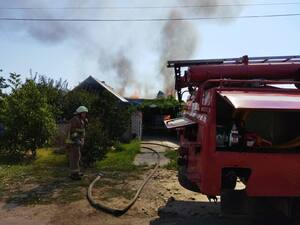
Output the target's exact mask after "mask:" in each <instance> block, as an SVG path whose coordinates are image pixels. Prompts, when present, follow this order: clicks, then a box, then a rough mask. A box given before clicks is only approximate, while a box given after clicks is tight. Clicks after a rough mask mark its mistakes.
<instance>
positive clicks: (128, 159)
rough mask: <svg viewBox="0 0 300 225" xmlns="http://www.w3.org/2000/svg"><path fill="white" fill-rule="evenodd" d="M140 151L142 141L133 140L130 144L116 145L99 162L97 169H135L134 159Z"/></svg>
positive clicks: (127, 170)
mask: <svg viewBox="0 0 300 225" xmlns="http://www.w3.org/2000/svg"><path fill="white" fill-rule="evenodd" d="M139 151H140V142H139V141H138V140H133V141H131V142H130V143H129V144H120V145H117V146H116V150H115V151H110V152H108V153H107V154H106V157H105V158H104V159H103V160H101V161H98V162H97V169H99V170H106V171H126V172H130V171H134V170H136V168H137V167H136V166H135V165H133V160H134V158H135V156H136V154H138V153H139Z"/></svg>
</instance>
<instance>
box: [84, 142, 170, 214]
mask: <svg viewBox="0 0 300 225" xmlns="http://www.w3.org/2000/svg"><path fill="white" fill-rule="evenodd" d="M141 144H149V145H159V146H163V147H168V148H172V147H170V146H167V145H161V144H157V143H147V142H145V143H141ZM141 148H144V149H148V150H150V151H152V152H153V153H155V154H156V156H157V158H156V160H157V161H156V164H155V167H154V169H153V170H152V172H151V173H150V174H149V175H148V176H147V177H146V179H145V180H144V181H143V183H142V184H141V186H140V187H139V188H138V190H137V192H136V194H135V196H134V197H133V199H132V200H131V201H130V202H129V203H128V204H127V205H126V206H125V207H124V208H122V209H114V208H110V207H108V206H105V205H104V204H102V203H100V202H96V201H95V200H94V198H93V195H92V190H93V187H94V185H95V183H96V182H97V181H99V180H100V178H101V177H102V176H103V174H102V173H99V174H98V175H97V176H96V178H95V179H94V180H93V181H92V183H91V184H90V185H89V187H88V192H87V199H88V201H89V203H90V205H91V206H92V207H94V208H95V209H98V210H101V211H103V212H106V213H109V214H111V215H114V216H122V215H123V214H124V213H126V212H127V211H128V210H129V209H130V208H131V207H132V206H133V205H134V203H135V202H136V200H137V199H138V197H139V195H140V193H141V192H142V190H143V188H144V187H145V185H146V184H147V183H148V181H149V180H150V178H151V177H152V176H153V174H154V173H155V172H156V171H157V169H158V167H159V161H160V155H159V153H158V152H157V151H156V150H154V149H152V148H149V147H145V146H141Z"/></svg>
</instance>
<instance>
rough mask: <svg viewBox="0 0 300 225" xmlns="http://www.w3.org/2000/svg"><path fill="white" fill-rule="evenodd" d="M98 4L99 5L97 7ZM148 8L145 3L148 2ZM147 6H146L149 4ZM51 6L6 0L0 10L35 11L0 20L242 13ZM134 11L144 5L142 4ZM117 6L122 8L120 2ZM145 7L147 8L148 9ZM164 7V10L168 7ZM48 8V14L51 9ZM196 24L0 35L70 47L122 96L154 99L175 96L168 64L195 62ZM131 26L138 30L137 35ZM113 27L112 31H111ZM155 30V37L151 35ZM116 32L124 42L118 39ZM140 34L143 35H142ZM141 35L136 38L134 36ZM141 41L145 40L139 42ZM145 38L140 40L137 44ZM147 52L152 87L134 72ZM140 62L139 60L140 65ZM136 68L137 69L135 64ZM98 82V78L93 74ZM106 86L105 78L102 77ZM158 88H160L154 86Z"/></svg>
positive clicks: (210, 0)
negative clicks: (160, 92)
mask: <svg viewBox="0 0 300 225" xmlns="http://www.w3.org/2000/svg"><path fill="white" fill-rule="evenodd" d="M240 2H241V1H239V0H233V1H231V3H232V4H237V3H240ZM96 3H97V4H96ZM121 3H122V4H121V5H122V6H132V5H133V3H132V2H121ZM148 3H149V2H148ZM148 3H147V4H148ZM226 3H228V2H227V1H225V0H196V1H195V0H177V2H176V3H175V2H174V1H170V3H169V5H222V4H226ZM56 4H58V5H53V1H51V0H43V1H39V0H26V1H21V0H10V1H5V3H4V1H3V2H0V7H19V8H27V7H35V8H40V9H38V10H17V11H16V10H0V16H1V17H17V18H122V17H123V18H133V17H135V18H139V17H140V18H147V17H149V18H184V17H189V16H237V15H238V14H239V13H240V12H241V7H230V6H226V7H221V6H220V7H197V8H182V9H179V8H177V9H176V10H167V9H163V10H157V11H155V10H153V11H150V10H148V11H146V12H147V14H144V13H145V12H138V11H136V14H137V15H134V16H132V15H131V12H129V13H127V14H122V12H120V11H116V12H114V11H111V12H110V11H101V10H100V11H97V10H91V11H84V12H83V11H80V10H70V11H69V10H53V7H54V8H55V7H80V6H85V7H86V6H95V5H97V6H98V7H101V6H107V4H108V5H110V6H111V4H116V3H112V2H110V1H103V2H99V1H88V0H76V2H75V1H71V0H66V1H61V2H59V1H57V2H56ZM137 4H138V5H140V6H141V5H143V4H146V3H140V2H138V1H137ZM119 5H120V2H119ZM148 5H149V4H148ZM165 5H168V4H167V3H166V4H165ZM51 8H52V9H51ZM200 25H201V23H200V22H199V21H194V22H192V21H167V22H165V23H162V22H157V23H151V24H150V23H145V25H141V24H138V25H132V24H130V23H120V24H118V25H116V24H113V25H112V24H102V23H91V24H87V23H68V22H32V21H31V22H28V21H27V22H26V21H24V22H21V21H20V22H8V23H5V24H3V23H0V29H2V30H6V31H8V32H19V33H22V34H24V33H25V34H27V35H30V36H31V37H32V38H34V39H36V40H37V41H39V42H41V43H45V44H48V45H49V44H60V43H62V42H66V41H70V42H71V43H72V45H73V46H74V48H76V49H78V54H79V55H84V57H85V58H86V57H89V60H92V61H94V62H95V63H97V64H98V68H99V73H100V74H101V75H102V76H110V77H112V76H114V77H115V83H109V85H111V86H113V87H116V86H117V87H118V88H117V90H118V91H119V92H120V94H122V95H130V93H131V94H133V95H137V94H138V95H140V94H142V95H143V97H154V95H155V94H156V93H157V92H158V89H157V86H159V88H161V89H163V91H164V92H165V93H166V94H172V93H173V92H174V79H173V76H174V72H173V71H172V70H170V69H168V68H166V66H165V65H166V62H167V61H168V60H176V59H183V60H186V59H191V58H193V57H195V53H196V52H195V51H196V49H197V48H198V47H199V46H201V36H202V35H201V32H200V30H201V29H200ZM135 26H136V27H138V28H139V29H140V30H139V31H136V30H134V29H135ZM112 27H113V28H112ZM150 27H151V28H155V30H156V31H157V30H159V31H160V32H157V33H156V34H155V35H156V36H155V35H153V33H152V31H153V29H152V31H151V29H149V28H150ZM112 29H115V31H112ZM118 31H122V34H123V35H122V36H119V37H117V33H118ZM141 33H144V34H141ZM138 35H140V36H139V37H140V38H138V37H137V36H138ZM142 35H144V36H142ZM141 37H143V38H141ZM145 51H149V52H150V53H151V54H152V55H155V56H154V57H155V58H156V60H152V61H151V62H153V63H156V64H157V65H156V66H152V68H157V74H158V75H157V76H156V78H155V75H156V74H152V81H151V82H149V81H148V80H145V79H144V80H143V81H141V80H139V79H137V78H138V77H142V76H144V74H145V73H147V71H145V72H141V71H138V66H139V65H138V64H137V63H136V58H137V57H138V56H137V55H143V54H144V53H145ZM140 61H141V60H140ZM133 62H135V63H133ZM95 76H97V74H95ZM101 79H102V80H105V79H106V77H101ZM154 83H158V84H159V85H154Z"/></svg>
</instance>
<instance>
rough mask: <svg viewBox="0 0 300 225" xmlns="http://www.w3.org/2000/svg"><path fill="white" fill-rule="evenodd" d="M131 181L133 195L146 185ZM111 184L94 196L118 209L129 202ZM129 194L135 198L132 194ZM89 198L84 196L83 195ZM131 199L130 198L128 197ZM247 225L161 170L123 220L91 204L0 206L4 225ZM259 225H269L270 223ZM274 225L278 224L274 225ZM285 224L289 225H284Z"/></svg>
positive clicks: (81, 201) (174, 176)
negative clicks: (224, 212)
mask: <svg viewBox="0 0 300 225" xmlns="http://www.w3.org/2000/svg"><path fill="white" fill-rule="evenodd" d="M144 176H146V173H145V174H144V175H142V176H140V178H135V179H129V180H128V182H126V183H124V184H122V182H120V184H118V185H119V186H120V188H122V187H124V188H125V189H126V190H129V189H130V188H132V190H131V192H133V191H134V189H135V188H136V187H137V186H138V184H139V183H140V182H141V181H142V179H143V177H144ZM108 189H109V184H107V185H99V186H98V187H97V189H96V190H95V192H94V195H95V196H98V199H99V200H101V199H102V200H105V204H107V205H110V206H114V207H118V206H122V205H124V204H125V203H126V202H128V199H126V195H124V193H122V196H125V197H119V196H116V193H114V195H112V196H110V197H109V195H108V193H109V190H108ZM131 192H130V193H127V194H128V195H132V193H131ZM82 194H83V195H84V194H85V193H84V192H83V193H82ZM127 197H128V196H127ZM54 224H55V225H94V224H95V225H96V224H97V225H102V224H103V225H160V224H164V225H197V224H201V225H225V224H226V225H238V224H239V225H247V224H258V223H256V222H255V223H253V221H251V220H250V219H248V218H246V217H243V216H235V217H227V216H222V215H221V214H220V203H219V202H217V203H215V202H209V201H208V199H207V198H206V196H204V195H201V194H199V193H194V192H190V191H188V190H186V189H184V188H182V187H181V186H180V185H179V183H178V181H177V173H176V171H170V170H166V169H159V171H158V172H157V173H156V175H155V176H154V177H153V178H152V179H151V181H150V182H149V183H148V185H147V186H146V187H145V189H144V190H143V192H142V194H141V196H140V198H139V199H138V201H137V202H136V204H135V205H134V206H133V207H132V208H131V209H130V210H129V211H128V212H127V213H126V214H125V215H123V216H121V217H113V216H111V215H108V214H106V213H103V212H100V211H97V210H95V209H94V208H92V207H91V206H90V205H89V203H88V202H87V200H85V199H84V200H80V201H76V202H72V203H68V204H56V203H51V204H48V205H33V206H22V205H18V204H15V203H5V202H3V201H2V202H0V225H54ZM259 224H268V223H267V222H266V221H264V222H262V223H259ZM272 224H274V223H272ZM281 224H285V223H281Z"/></svg>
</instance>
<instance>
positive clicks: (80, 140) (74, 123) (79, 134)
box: [66, 115, 86, 146]
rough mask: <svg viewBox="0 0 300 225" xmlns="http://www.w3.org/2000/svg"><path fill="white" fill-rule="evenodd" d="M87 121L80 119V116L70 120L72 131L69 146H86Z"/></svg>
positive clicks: (69, 136) (68, 140)
mask: <svg viewBox="0 0 300 225" xmlns="http://www.w3.org/2000/svg"><path fill="white" fill-rule="evenodd" d="M85 127H86V121H84V120H82V119H80V117H79V116H78V115H76V116H74V117H73V118H72V119H71V120H70V130H69V134H68V138H67V141H66V143H67V144H75V145H81V146H83V145H84V137H85Z"/></svg>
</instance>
